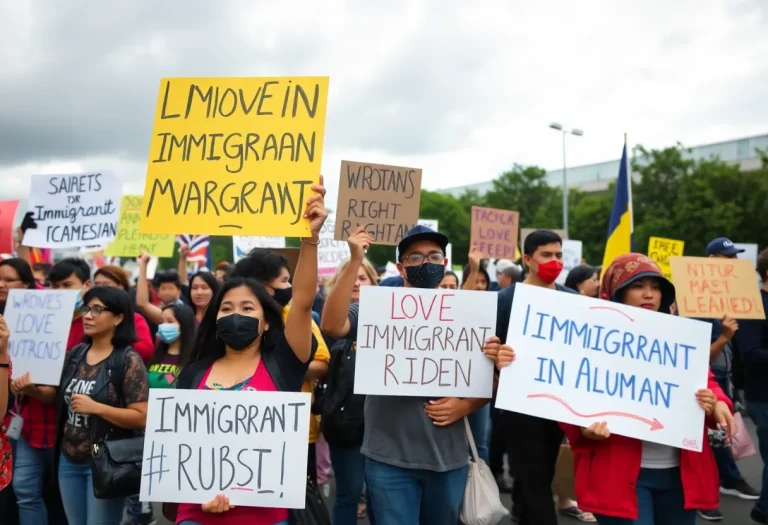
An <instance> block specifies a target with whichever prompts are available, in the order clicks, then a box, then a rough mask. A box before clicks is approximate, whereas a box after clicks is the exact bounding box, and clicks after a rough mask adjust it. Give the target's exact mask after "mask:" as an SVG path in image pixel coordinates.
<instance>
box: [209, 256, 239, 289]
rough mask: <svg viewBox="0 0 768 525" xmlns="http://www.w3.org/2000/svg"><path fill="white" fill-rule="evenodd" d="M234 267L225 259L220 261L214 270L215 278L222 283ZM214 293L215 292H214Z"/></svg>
mask: <svg viewBox="0 0 768 525" xmlns="http://www.w3.org/2000/svg"><path fill="white" fill-rule="evenodd" d="M234 268H235V267H234V266H232V265H231V264H230V263H228V262H227V261H222V262H220V263H219V264H217V265H216V271H215V277H216V280H217V281H218V282H219V283H223V282H224V281H226V280H227V279H228V278H229V276H230V274H231V273H232V270H234ZM214 295H216V293H215V292H214Z"/></svg>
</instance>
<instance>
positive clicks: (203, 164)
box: [141, 77, 328, 237]
mask: <svg viewBox="0 0 768 525" xmlns="http://www.w3.org/2000/svg"><path fill="white" fill-rule="evenodd" d="M327 99H328V77H273V78H164V79H163V80H162V81H161V83H160V91H159V93H158V97H157V108H156V110H155V123H154V129H153V134H152V141H151V144H150V156H149V164H148V166H147V183H146V187H145V189H144V203H143V211H142V216H141V231H142V233H177V232H178V231H179V225H180V224H182V225H183V230H184V231H185V232H187V233H189V234H201V235H202V234H213V235H286V236H294V237H305V236H308V235H309V234H310V230H309V221H308V220H307V219H305V218H304V207H305V205H306V201H307V199H308V198H309V197H310V195H311V187H312V185H314V184H317V183H318V182H319V180H320V165H321V161H322V156H323V138H324V132H325V114H326V106H327Z"/></svg>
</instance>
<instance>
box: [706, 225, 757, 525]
mask: <svg viewBox="0 0 768 525" xmlns="http://www.w3.org/2000/svg"><path fill="white" fill-rule="evenodd" d="M743 252H744V250H742V249H740V248H738V247H737V246H736V245H735V244H734V243H733V242H732V241H731V240H730V239H729V238H727V237H718V238H717V239H713V240H712V241H711V242H710V243H709V244H707V257H714V258H717V259H735V258H736V257H737V256H738V254H740V253H743ZM699 320H700V321H705V322H708V323H711V324H712V339H711V345H710V347H709V363H710V368H711V369H712V373H713V374H714V375H715V379H717V382H718V383H719V384H720V387H721V388H722V389H723V392H725V393H726V394H727V395H728V396H729V397H730V398H731V399H733V398H734V393H735V389H734V386H733V381H732V379H731V374H732V370H733V363H734V357H738V356H735V355H734V354H735V349H734V348H732V345H733V343H732V340H733V338H734V335H735V334H736V331H737V330H738V329H739V324H738V323H737V322H736V319H734V318H732V317H731V316H729V315H724V316H723V318H722V319H699ZM710 441H712V442H713V443H715V446H713V447H712V452H713V453H714V455H715V460H716V462H717V470H718V472H719V474H720V492H721V493H723V494H728V495H731V496H736V497H738V498H740V499H744V500H751V501H754V500H756V499H757V498H758V496H759V495H760V491H759V490H757V489H756V488H754V487H752V486H751V485H750V484H749V483H747V481H746V480H745V479H744V476H742V474H741V471H740V470H739V467H738V466H737V465H736V461H734V458H733V452H732V451H731V448H730V447H725V446H724V443H718V442H716V441H713V440H710ZM699 516H701V517H702V518H704V519H705V520H707V521H720V520H722V519H723V514H722V512H720V509H712V510H700V511H699Z"/></svg>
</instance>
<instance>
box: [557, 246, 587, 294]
mask: <svg viewBox="0 0 768 525" xmlns="http://www.w3.org/2000/svg"><path fill="white" fill-rule="evenodd" d="M582 248H583V245H582V242H581V241H575V240H573V239H565V240H563V271H562V272H560V275H558V277H557V279H556V280H555V282H556V283H557V284H562V285H564V284H565V280H566V279H567V278H568V274H569V273H571V270H573V269H574V268H576V267H577V266H581V252H582Z"/></svg>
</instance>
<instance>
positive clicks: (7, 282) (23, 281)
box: [0, 257, 39, 314]
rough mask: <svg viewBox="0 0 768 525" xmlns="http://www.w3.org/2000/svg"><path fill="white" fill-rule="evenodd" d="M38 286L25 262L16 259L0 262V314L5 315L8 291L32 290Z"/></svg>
mask: <svg viewBox="0 0 768 525" xmlns="http://www.w3.org/2000/svg"><path fill="white" fill-rule="evenodd" d="M38 286H39V285H38V284H37V281H36V280H35V278H34V276H33V275H32V270H31V269H30V267H29V264H28V263H27V261H25V260H23V259H19V258H17V257H12V258H10V259H4V260H2V261H0V314H3V313H5V303H6V301H7V300H8V291H9V290H12V289H14V288H16V289H24V288H27V289H31V290H34V289H36V288H38Z"/></svg>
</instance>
